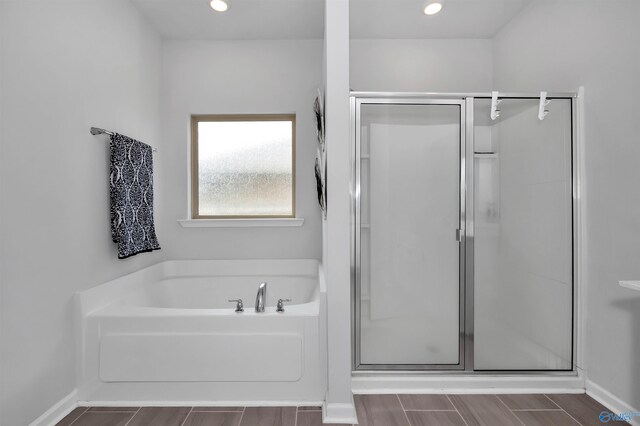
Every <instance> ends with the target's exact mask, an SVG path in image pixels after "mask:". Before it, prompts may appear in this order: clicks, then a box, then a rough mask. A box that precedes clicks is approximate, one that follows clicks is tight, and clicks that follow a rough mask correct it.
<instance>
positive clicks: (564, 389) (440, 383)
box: [351, 374, 585, 394]
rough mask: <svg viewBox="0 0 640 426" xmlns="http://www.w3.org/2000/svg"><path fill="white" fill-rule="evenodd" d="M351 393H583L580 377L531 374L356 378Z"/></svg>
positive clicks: (375, 376)
mask: <svg viewBox="0 0 640 426" xmlns="http://www.w3.org/2000/svg"><path fill="white" fill-rule="evenodd" d="M351 387H352V390H353V393H354V394H389V393H450V394H482V393H484V394H492V393H584V389H585V385H584V377H582V376H581V375H573V376H531V375H528V376H527V375H519V376H518V375H514V376H504V375H480V376H470V375H460V376H445V375H376V374H372V375H358V376H354V377H353V378H352V379H351Z"/></svg>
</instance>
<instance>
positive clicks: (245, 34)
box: [131, 0, 531, 40]
mask: <svg viewBox="0 0 640 426" xmlns="http://www.w3.org/2000/svg"><path fill="white" fill-rule="evenodd" d="M131 1H132V2H133V3H134V4H135V6H136V7H137V8H138V9H139V10H140V12H141V13H142V14H143V15H144V16H146V17H147V19H148V20H149V22H151V24H152V25H153V26H154V27H155V28H156V29H157V30H158V32H159V33H160V34H161V35H162V36H163V37H164V38H167V39H182V40H188V39H217V40H251V39H321V38H322V37H323V31H324V28H323V27H324V0H227V1H228V4H229V10H228V11H227V12H225V13H216V12H214V11H213V10H211V8H210V7H209V3H208V1H207V0H131ZM440 1H441V2H442V3H443V4H444V8H443V9H442V11H441V12H440V13H438V14H437V15H434V16H426V15H424V14H423V13H422V9H423V8H424V6H425V4H426V3H427V0H351V1H350V3H351V6H350V9H351V12H350V14H351V17H350V20H351V38H491V37H493V36H494V35H495V34H496V33H497V32H498V31H499V30H500V29H501V28H503V27H504V26H505V25H506V24H507V23H508V22H509V21H510V20H511V19H513V17H514V16H515V15H517V14H518V13H519V12H520V11H521V10H522V9H523V8H524V7H525V6H526V4H527V3H529V1H531V0H440Z"/></svg>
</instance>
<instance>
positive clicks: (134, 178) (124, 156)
mask: <svg viewBox="0 0 640 426" xmlns="http://www.w3.org/2000/svg"><path fill="white" fill-rule="evenodd" d="M109 146H110V148H111V166H110V177H109V186H110V197H111V237H112V238H113V242H114V243H117V244H118V258H119V259H125V258H127V257H130V256H134V255H136V254H138V253H143V252H147V251H152V250H158V249H160V244H158V239H157V238H156V230H155V226H154V225H153V157H152V151H151V147H150V146H149V145H147V144H144V143H142V142H139V141H137V140H135V139H131V138H129V137H127V136H123V135H119V134H117V133H115V134H114V135H113V136H111V143H110V144H109Z"/></svg>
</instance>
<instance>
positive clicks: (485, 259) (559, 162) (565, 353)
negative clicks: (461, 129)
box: [474, 98, 573, 370]
mask: <svg viewBox="0 0 640 426" xmlns="http://www.w3.org/2000/svg"><path fill="white" fill-rule="evenodd" d="M490 104H491V100H490V99H476V100H475V108H474V110H475V113H474V117H475V131H474V135H475V137H474V146H475V151H476V154H475V155H474V157H475V159H474V170H475V174H474V198H475V202H474V293H475V294H474V305H475V315H474V317H475V318H474V369H475V370H571V369H572V368H573V362H572V356H573V355H572V352H573V351H572V347H573V343H572V342H573V336H572V333H573V323H572V307H573V270H572V265H573V260H572V259H573V252H572V104H571V99H567V98H564V99H554V100H552V101H551V103H550V104H549V105H548V106H547V109H548V110H549V114H548V115H547V116H546V117H545V118H544V120H542V121H541V120H539V119H538V106H539V100H538V99H517V98H513V99H503V101H502V103H501V104H500V110H501V111H502V115H501V116H500V118H499V119H497V120H495V121H492V120H490V119H489V113H490Z"/></svg>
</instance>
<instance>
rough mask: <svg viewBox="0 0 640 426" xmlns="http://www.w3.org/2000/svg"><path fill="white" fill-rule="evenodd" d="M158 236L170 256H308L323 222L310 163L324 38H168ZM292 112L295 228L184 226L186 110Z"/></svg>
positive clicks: (313, 254) (315, 253)
mask: <svg viewBox="0 0 640 426" xmlns="http://www.w3.org/2000/svg"><path fill="white" fill-rule="evenodd" d="M162 72H163V92H162V93H163V94H162V96H163V98H162V122H163V127H162V147H161V151H162V157H161V161H162V168H163V170H164V171H165V173H166V174H165V176H164V179H165V184H166V185H165V187H164V193H163V201H162V205H161V210H163V218H162V219H163V221H164V222H163V229H164V235H163V241H164V247H165V250H164V252H165V255H166V256H167V258H170V259H243V258H244V259H252V258H254V259H255V258H313V259H319V258H320V255H321V230H320V227H321V224H320V220H321V219H320V216H321V215H320V209H319V207H318V202H317V195H316V187H315V177H314V172H313V165H314V159H315V153H316V146H317V143H316V138H315V127H314V121H313V120H314V118H313V108H312V106H313V100H314V99H315V96H316V93H317V88H318V87H320V85H321V81H322V76H321V73H322V41H321V40H295V41H294V40H286V41H284V40H283V41H277V40H276V41H187V42H181V41H166V42H165V43H164V45H163V67H162ZM268 113H296V116H297V118H296V127H297V135H296V159H297V164H296V175H297V176H296V178H297V182H296V204H297V206H296V214H297V215H298V216H299V217H303V218H304V219H305V223H304V225H303V226H302V227H300V228H296V227H292V228H189V229H187V228H182V227H181V226H180V225H179V224H178V222H177V220H178V219H187V205H188V188H187V182H188V176H189V166H188V152H187V149H188V146H189V143H190V140H189V137H190V136H189V126H190V115H191V114H268Z"/></svg>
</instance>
